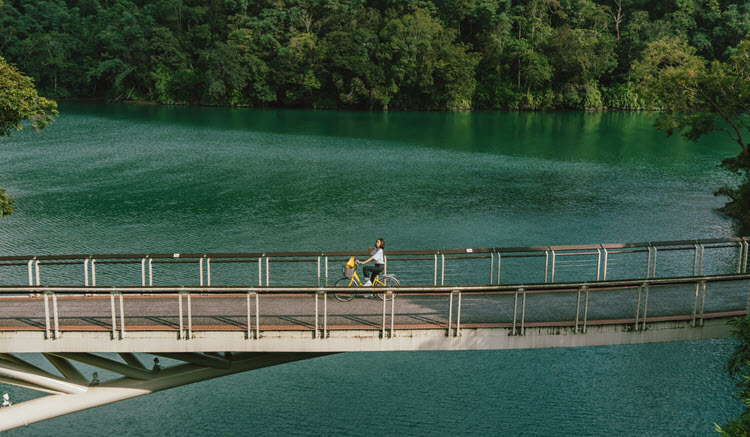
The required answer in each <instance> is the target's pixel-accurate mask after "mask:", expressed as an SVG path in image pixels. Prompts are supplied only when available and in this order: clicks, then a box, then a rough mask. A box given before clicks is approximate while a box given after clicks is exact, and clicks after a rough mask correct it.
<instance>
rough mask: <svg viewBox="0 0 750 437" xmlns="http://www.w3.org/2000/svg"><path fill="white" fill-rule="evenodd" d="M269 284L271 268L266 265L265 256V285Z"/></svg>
mask: <svg viewBox="0 0 750 437" xmlns="http://www.w3.org/2000/svg"><path fill="white" fill-rule="evenodd" d="M270 284H271V269H270V268H269V267H268V257H266V287H268V286H269V285H270Z"/></svg>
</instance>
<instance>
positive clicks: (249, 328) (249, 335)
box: [247, 291, 253, 340]
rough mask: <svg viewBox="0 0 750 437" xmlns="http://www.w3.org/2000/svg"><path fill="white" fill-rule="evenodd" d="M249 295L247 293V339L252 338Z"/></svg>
mask: <svg viewBox="0 0 750 437" xmlns="http://www.w3.org/2000/svg"><path fill="white" fill-rule="evenodd" d="M250 294H251V292H249V291H248V292H247V339H248V340H249V339H251V338H253V332H252V321H253V320H252V317H251V316H250Z"/></svg>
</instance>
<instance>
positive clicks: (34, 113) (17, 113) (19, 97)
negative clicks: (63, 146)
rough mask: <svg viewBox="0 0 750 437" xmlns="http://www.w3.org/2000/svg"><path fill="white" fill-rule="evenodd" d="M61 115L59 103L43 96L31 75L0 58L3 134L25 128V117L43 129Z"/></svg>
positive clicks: (0, 124)
mask: <svg viewBox="0 0 750 437" xmlns="http://www.w3.org/2000/svg"><path fill="white" fill-rule="evenodd" d="M56 115H57V104H56V103H55V102H54V101H52V100H47V99H45V98H44V97H39V95H38V94H37V92H36V89H35V88H34V82H33V81H32V80H31V78H29V77H26V76H24V75H23V74H21V72H19V71H18V69H17V68H16V67H15V66H14V65H12V64H8V63H7V62H5V60H4V59H3V58H0V137H2V136H6V135H7V136H11V134H12V133H13V131H20V130H22V129H23V126H22V124H21V122H22V121H28V122H29V123H31V127H33V128H34V129H35V130H41V129H43V128H44V127H45V126H47V125H48V124H50V123H51V122H52V120H53V119H54V117H55V116H56Z"/></svg>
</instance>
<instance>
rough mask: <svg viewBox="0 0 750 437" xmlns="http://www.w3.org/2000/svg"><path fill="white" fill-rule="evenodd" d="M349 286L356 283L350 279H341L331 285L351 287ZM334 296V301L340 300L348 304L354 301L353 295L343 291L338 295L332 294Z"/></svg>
mask: <svg viewBox="0 0 750 437" xmlns="http://www.w3.org/2000/svg"><path fill="white" fill-rule="evenodd" d="M350 284H356V282H353V279H351V278H341V279H339V280H338V281H336V283H335V284H333V286H334V287H350V286H353V285H350ZM333 295H334V296H336V299H338V300H340V301H341V302H349V301H350V300H352V299H354V295H353V294H352V293H346V292H344V291H342V292H340V293H333Z"/></svg>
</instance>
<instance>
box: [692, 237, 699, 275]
mask: <svg viewBox="0 0 750 437" xmlns="http://www.w3.org/2000/svg"><path fill="white" fill-rule="evenodd" d="M693 247H694V249H693V276H695V275H696V274H697V273H698V245H697V244H693Z"/></svg>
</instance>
